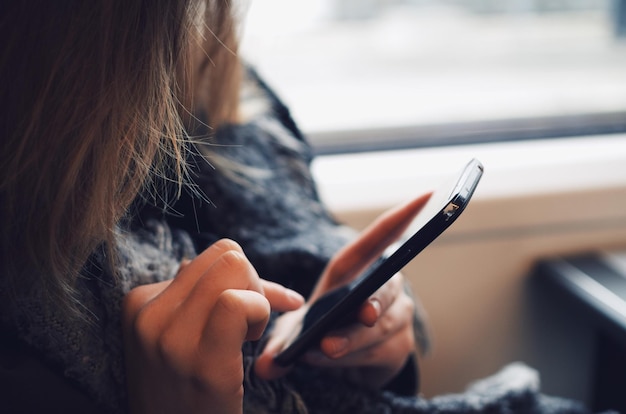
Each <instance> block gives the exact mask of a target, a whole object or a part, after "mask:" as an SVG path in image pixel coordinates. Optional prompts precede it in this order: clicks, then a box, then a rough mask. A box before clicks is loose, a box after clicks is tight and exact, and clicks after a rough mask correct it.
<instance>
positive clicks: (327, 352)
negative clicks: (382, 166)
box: [255, 194, 430, 387]
mask: <svg viewBox="0 0 626 414" xmlns="http://www.w3.org/2000/svg"><path fill="white" fill-rule="evenodd" d="M429 197H430V194H425V195H424V196H422V197H419V198H417V199H415V200H413V201H411V202H409V203H407V204H404V205H402V206H400V207H399V208H395V209H392V210H390V211H388V212H386V213H384V214H383V215H382V216H380V217H379V218H378V219H377V220H375V221H374V222H373V223H372V224H371V225H370V226H369V227H368V228H367V229H366V230H365V231H363V233H362V234H361V236H360V237H358V238H357V239H356V240H355V241H354V242H352V243H350V244H349V245H348V246H346V247H345V248H344V249H342V250H341V251H340V252H339V253H338V254H337V255H336V256H335V257H333V259H332V260H331V261H330V263H329V264H328V266H327V268H326V269H325V271H324V273H323V274H322V276H321V278H320V280H319V282H318V284H317V285H316V287H315V290H314V291H313V293H312V294H311V297H310V298H309V299H308V301H307V305H305V306H303V307H301V308H300V309H298V310H296V311H293V312H287V313H285V314H284V315H282V316H281V317H280V318H278V320H277V321H276V325H275V327H274V331H273V333H272V337H271V338H270V340H269V341H268V343H267V345H266V347H265V349H264V350H263V352H262V354H261V355H260V356H259V358H258V360H257V362H256V366H255V370H256V373H257V375H258V376H259V377H261V378H266V379H273V378H278V377H280V376H282V375H284V374H285V373H287V371H288V368H282V367H279V366H278V365H276V364H274V363H273V357H274V355H276V354H277V353H278V352H279V351H280V350H281V349H282V348H283V347H284V344H285V343H286V342H287V341H288V339H289V338H290V336H291V335H292V333H293V332H294V330H297V329H298V325H299V324H300V322H301V320H302V318H303V317H304V314H305V313H306V311H307V310H308V309H309V307H310V304H311V303H313V302H314V301H315V300H316V299H317V298H319V297H321V296H322V295H323V294H324V293H326V292H328V291H330V290H332V289H334V288H336V287H338V286H341V285H344V284H346V283H348V282H349V281H351V280H353V279H354V278H355V277H357V276H358V275H359V273H360V272H361V271H362V270H363V269H364V268H365V267H366V266H367V265H369V264H370V263H371V262H372V261H373V260H375V259H376V258H377V257H378V256H379V255H380V254H381V253H382V252H383V251H384V250H385V249H386V248H387V246H388V245H389V244H391V243H393V242H394V241H395V240H396V239H397V238H398V237H399V236H400V235H401V234H402V233H403V232H404V230H405V229H406V227H407V226H408V225H409V224H410V222H411V220H412V219H413V217H415V215H416V214H417V213H418V212H419V211H420V210H421V209H422V207H423V206H424V204H425V203H426V202H427V201H428V199H429ZM414 310H415V304H414V302H413V299H412V298H411V297H410V296H409V294H407V292H406V291H405V289H404V281H403V278H402V275H401V274H396V275H395V276H394V277H392V278H391V279H390V280H389V281H388V282H387V283H385V284H384V285H383V286H382V287H381V288H380V289H378V290H377V291H376V292H375V293H374V294H373V295H372V296H370V297H369V298H368V300H367V301H366V302H365V303H364V304H363V305H362V306H361V308H360V309H359V312H358V317H357V319H358V323H356V324H352V325H350V326H348V327H346V328H342V329H337V330H334V331H331V332H329V333H328V334H327V335H326V336H325V337H324V338H323V339H322V341H321V343H320V346H319V348H318V349H315V350H311V351H309V352H307V353H306V354H305V355H304V356H303V360H304V361H305V362H307V363H309V364H311V365H317V366H323V367H334V368H343V369H345V371H346V375H349V376H350V377H351V378H352V379H354V380H357V381H359V382H360V383H362V384H364V385H367V386H370V387H382V386H383V385H385V384H386V383H387V382H388V381H389V380H391V379H392V378H393V377H394V376H395V375H396V374H397V373H398V372H399V371H400V370H401V369H402V367H403V366H404V364H405V363H406V361H407V358H408V356H409V355H410V354H411V353H412V352H413V351H414V350H415V347H416V344H415V336H414V332H413V316H414Z"/></svg>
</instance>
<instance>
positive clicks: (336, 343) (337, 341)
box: [330, 336, 350, 358]
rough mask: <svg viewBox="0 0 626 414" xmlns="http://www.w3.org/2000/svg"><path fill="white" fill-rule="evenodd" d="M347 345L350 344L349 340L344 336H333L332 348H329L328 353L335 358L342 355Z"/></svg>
mask: <svg viewBox="0 0 626 414" xmlns="http://www.w3.org/2000/svg"><path fill="white" fill-rule="evenodd" d="M348 345H350V341H349V340H348V338H346V337H343V336H339V337H336V338H333V339H332V350H331V353H330V355H331V356H332V357H335V358H337V357H340V356H342V355H343V354H344V353H345V352H346V350H347V349H348Z"/></svg>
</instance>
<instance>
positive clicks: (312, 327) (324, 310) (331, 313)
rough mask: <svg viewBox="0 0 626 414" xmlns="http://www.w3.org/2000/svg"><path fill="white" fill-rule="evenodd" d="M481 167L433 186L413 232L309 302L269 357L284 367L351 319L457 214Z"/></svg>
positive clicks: (470, 165) (472, 165)
mask: <svg viewBox="0 0 626 414" xmlns="http://www.w3.org/2000/svg"><path fill="white" fill-rule="evenodd" d="M483 170H484V168H483V165H482V164H481V163H480V161H478V160H476V159H472V160H471V161H470V162H469V163H468V164H467V165H466V166H465V168H463V169H462V171H461V173H460V174H459V175H458V176H456V177H455V178H454V180H453V182H452V183H447V185H445V186H442V187H441V188H439V189H437V190H436V191H435V192H434V193H433V195H432V196H431V197H430V199H429V200H428V202H427V203H426V205H425V206H424V207H423V208H422V210H421V211H420V212H419V213H418V214H417V216H416V217H415V219H414V220H413V223H412V225H411V226H410V227H409V228H410V229H416V230H415V232H414V233H413V235H412V236H411V237H410V238H409V239H408V240H406V241H405V242H404V243H402V244H401V245H400V246H399V247H398V248H397V249H396V250H395V251H393V252H392V253H391V254H384V255H383V256H381V257H380V258H379V259H378V260H376V261H375V262H374V263H373V264H372V265H371V266H369V267H368V268H367V269H365V270H364V271H363V272H362V273H361V274H360V275H359V276H358V277H357V278H356V279H355V280H354V281H352V282H351V283H348V284H347V285H344V286H341V287H338V288H336V289H333V290H331V291H330V292H328V293H326V294H325V295H323V296H322V297H320V298H319V299H318V300H317V301H315V302H314V303H313V305H312V306H311V308H310V309H309V310H308V312H307V314H306V315H305V317H304V320H303V322H302V327H301V329H300V332H299V333H298V334H297V335H294V337H293V338H292V340H291V341H289V342H288V343H287V344H286V345H285V347H284V348H283V349H282V350H281V351H280V352H279V353H278V354H277V355H276V356H275V357H274V361H275V362H276V363H277V364H278V365H281V366H289V365H291V364H293V363H294V362H296V360H297V359H298V358H299V357H300V356H302V354H304V353H305V352H306V351H307V350H308V349H310V348H312V347H314V346H317V345H319V342H320V341H321V340H322V338H323V337H324V335H325V334H326V333H327V332H329V331H330V330H332V329H337V328H339V327H342V326H345V325H348V324H350V323H352V322H354V321H355V314H356V312H357V310H358V309H359V308H360V306H361V305H362V304H363V302H364V301H365V300H366V299H367V298H368V297H369V296H371V295H372V294H373V293H374V292H376V290H378V288H380V287H381V286H382V285H383V284H384V283H385V282H387V281H388V280H389V279H390V278H391V277H393V275H395V274H396V273H398V272H399V271H400V270H401V269H402V268H403V267H404V266H405V265H406V264H407V263H409V262H410V261H411V259H413V258H414V257H415V256H416V255H417V254H418V253H419V252H421V251H422V250H424V248H426V246H428V245H429V244H430V243H431V242H432V241H433V240H435V239H436V238H437V237H438V236H439V235H441V233H443V232H444V231H445V230H446V229H447V228H448V227H450V225H451V224H452V223H453V222H454V221H455V220H456V219H457V218H458V217H459V216H460V215H461V213H462V212H463V210H464V209H465V207H466V206H467V204H468V203H469V201H470V199H471V197H472V195H473V194H474V190H475V189H476V186H477V185H478V182H479V181H480V178H481V177H482V174H483Z"/></svg>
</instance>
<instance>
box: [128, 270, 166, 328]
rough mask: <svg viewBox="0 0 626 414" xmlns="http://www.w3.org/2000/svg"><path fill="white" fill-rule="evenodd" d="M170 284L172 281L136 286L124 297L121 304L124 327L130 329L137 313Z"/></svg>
mask: <svg viewBox="0 0 626 414" xmlns="http://www.w3.org/2000/svg"><path fill="white" fill-rule="evenodd" d="M171 283H172V280H165V281H163V282H159V283H150V284H147V285H141V286H137V287H136V288H134V289H132V290H131V291H130V292H128V294H126V296H125V297H124V301H123V302H122V317H123V320H124V322H125V323H124V326H125V327H126V328H131V327H132V325H133V323H134V321H135V318H136V317H137V315H138V314H139V312H140V311H141V310H142V309H144V307H145V306H147V305H148V304H149V303H151V302H152V301H153V300H154V299H155V298H156V297H157V296H159V295H161V294H162V293H163V292H164V291H165V290H166V289H167V288H168V287H169V286H170V284H171Z"/></svg>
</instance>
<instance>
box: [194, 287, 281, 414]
mask: <svg viewBox="0 0 626 414" xmlns="http://www.w3.org/2000/svg"><path fill="white" fill-rule="evenodd" d="M269 315H270V306H269V302H268V301H267V299H266V298H265V297H264V296H263V295H261V294H259V293H257V292H253V291H249V290H236V289H229V290H225V291H223V292H222V293H221V294H220V295H219V297H218V299H217V301H216V302H215V306H214V307H213V310H212V312H211V315H210V317H209V318H208V321H207V324H206V326H205V329H204V330H203V332H202V338H201V341H200V344H199V345H200V346H199V351H200V352H201V353H202V354H203V355H206V356H207V358H204V359H203V360H202V362H201V363H200V364H201V365H200V366H199V367H198V368H197V371H198V372H199V373H200V374H204V375H206V377H204V378H202V377H201V378H202V379H203V380H204V382H203V386H204V387H203V388H204V389H207V390H210V391H211V394H212V395H214V396H215V397H216V398H218V399H219V400H220V401H221V402H222V404H223V405H224V406H228V405H229V403H231V404H233V408H236V407H237V406H238V407H239V409H240V408H241V405H240V404H241V398H242V396H243V388H242V387H243V385H242V384H243V375H244V374H243V357H242V353H241V346H242V344H243V342H244V341H246V340H254V339H257V338H258V337H259V336H260V335H261V333H262V332H263V330H264V329H265V325H266V324H267V321H268V320H269ZM229 412H230V411H229ZM233 412H236V411H233Z"/></svg>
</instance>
